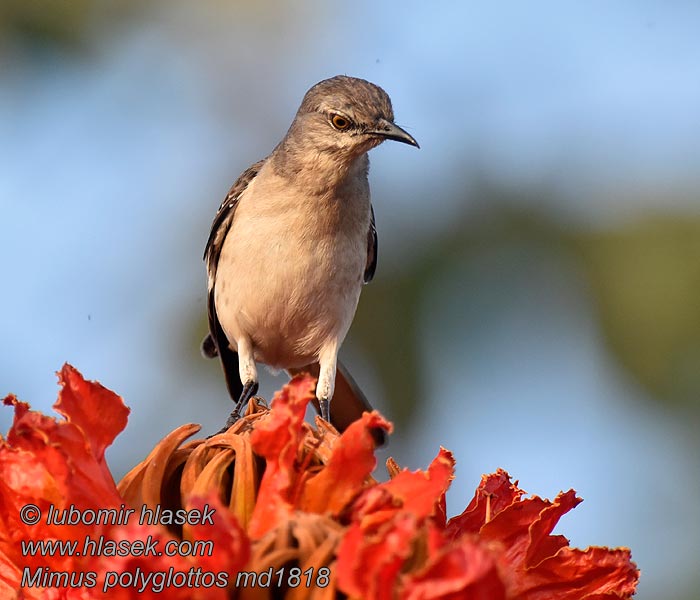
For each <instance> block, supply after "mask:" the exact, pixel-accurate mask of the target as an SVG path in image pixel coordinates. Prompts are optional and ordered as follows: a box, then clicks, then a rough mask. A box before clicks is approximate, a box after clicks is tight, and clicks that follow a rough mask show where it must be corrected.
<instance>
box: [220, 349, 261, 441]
mask: <svg viewBox="0 0 700 600" xmlns="http://www.w3.org/2000/svg"><path fill="white" fill-rule="evenodd" d="M237 346H238V348H237V350H238V374H239V376H240V378H241V381H242V382H243V391H242V392H241V395H240V396H239V397H238V401H237V402H236V406H235V407H234V409H233V410H232V411H231V414H230V415H229V417H228V419H226V425H224V428H223V429H222V431H226V430H227V429H228V428H229V427H231V425H233V424H234V423H235V422H236V421H238V419H240V418H241V410H242V409H243V407H244V406H245V405H246V404H247V402H248V400H250V399H251V398H252V397H253V396H254V395H255V394H256V393H257V391H258V370H257V368H256V366H255V357H254V356H253V345H252V343H251V341H250V338H242V339H239V340H237Z"/></svg>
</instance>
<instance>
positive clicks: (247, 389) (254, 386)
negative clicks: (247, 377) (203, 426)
mask: <svg viewBox="0 0 700 600" xmlns="http://www.w3.org/2000/svg"><path fill="white" fill-rule="evenodd" d="M257 391H258V382H257V381H247V382H246V383H245V385H244V386H243V391H242V392H241V395H240V397H239V398H238V401H237V402H236V406H235V407H234V409H233V410H232V411H231V414H230V415H229V416H228V419H226V424H225V425H224V426H223V427H222V428H221V429H219V431H217V432H216V433H215V434H214V435H218V434H220V433H226V432H227V431H228V430H229V427H231V426H232V425H234V424H235V423H236V421H238V419H240V418H241V410H242V409H243V407H244V406H245V405H246V404H247V402H248V400H250V399H251V397H253V396H254V395H255V394H256V392H257ZM209 437H211V436H209Z"/></svg>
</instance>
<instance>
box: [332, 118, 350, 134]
mask: <svg viewBox="0 0 700 600" xmlns="http://www.w3.org/2000/svg"><path fill="white" fill-rule="evenodd" d="M331 123H332V124H333V127H335V128H336V129H337V130H339V131H343V130H345V129H347V128H348V127H350V119H347V118H346V117H344V116H343V115H333V116H332V117H331Z"/></svg>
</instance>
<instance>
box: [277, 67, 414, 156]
mask: <svg viewBox="0 0 700 600" xmlns="http://www.w3.org/2000/svg"><path fill="white" fill-rule="evenodd" d="M288 135H291V136H294V138H296V141H297V142H298V143H301V144H302V145H303V146H304V147H305V148H306V149H307V150H315V151H317V152H321V153H333V154H336V155H340V156H343V157H348V158H350V157H356V156H359V155H361V154H363V153H365V152H367V151H368V150H371V149H372V148H374V147H375V146H378V145H379V144H381V143H382V142H383V141H384V140H395V141H397V142H403V143H405V144H410V145H411V146H415V147H419V146H418V142H416V140H415V139H413V137H412V136H411V135H410V134H409V133H408V132H406V131H404V130H403V129H401V127H399V126H398V125H396V124H395V123H394V111H393V110H392V108H391V100H390V98H389V96H388V94H387V93H386V92H385V91H384V90H383V89H382V88H380V87H379V86H377V85H374V84H373V83H370V82H369V81H365V80H364V79H357V78H355V77H347V76H345V75H338V76H336V77H332V78H330V79H325V80H323V81H321V82H319V83H317V84H316V85H314V86H313V87H312V88H311V89H310V90H309V91H308V92H306V95H305V96H304V100H303V101H302V103H301V106H300V107H299V110H298V112H297V115H296V118H295V119H294V123H293V124H292V127H291V128H290V132H289V134H288Z"/></svg>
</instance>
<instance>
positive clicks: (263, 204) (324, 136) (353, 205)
mask: <svg viewBox="0 0 700 600" xmlns="http://www.w3.org/2000/svg"><path fill="white" fill-rule="evenodd" d="M387 139H389V140H396V141H398V142H404V143H406V144H410V145H412V146H416V147H418V143H417V142H416V140H415V139H413V137H412V136H411V135H409V134H408V133H407V132H406V131H404V130H403V129H401V128H400V127H399V126H397V125H396V124H395V123H394V112H393V110H392V107H391V100H390V99H389V96H388V95H387V94H386V92H385V91H384V90H382V89H381V88H380V87H378V86H376V85H374V84H372V83H370V82H368V81H365V80H364V79H356V78H354V77H346V76H342V75H339V76H337V77H332V78H331V79H326V80H324V81H321V82H319V83H317V84H316V85H315V86H313V87H312V88H311V89H310V90H309V91H308V92H307V93H306V95H305V96H304V99H303V101H302V103H301V106H300V107H299V110H298V111H297V114H296V116H295V118H294V121H293V122H292V125H291V126H290V128H289V131H287V134H286V135H285V136H284V138H283V139H282V141H281V142H280V143H279V144H278V145H277V147H276V148H275V149H274V150H273V151H272V153H271V154H270V155H269V156H268V157H267V158H265V159H263V160H261V161H259V162H257V163H255V164H254V165H253V166H251V167H250V168H249V169H247V170H246V171H244V172H243V174H242V175H241V176H240V177H239V178H238V180H237V181H236V183H234V184H233V187H232V188H231V190H230V191H229V193H228V195H227V196H226V198H225V200H224V201H223V203H222V204H221V206H220V207H219V210H218V212H217V213H216V217H215V218H214V222H213V224H212V227H211V233H210V235H209V240H208V241H207V246H206V249H205V251H204V260H205V262H206V266H207V273H208V289H209V295H208V312H209V330H210V333H209V335H208V336H207V337H206V338H205V339H204V342H203V344H202V351H203V353H204V354H205V356H208V357H214V356H217V355H218V356H219V357H220V358H221V362H222V364H223V368H224V374H225V377H226V385H227V387H228V391H229V394H230V395H231V398H232V399H233V400H234V402H236V406H235V408H234V410H233V411H232V413H231V416H230V417H229V420H228V421H227V425H226V426H227V427H228V426H230V425H231V424H232V423H233V422H235V420H236V419H238V418H239V416H240V411H241V409H242V407H243V406H244V405H245V404H246V402H247V401H248V400H249V399H250V398H251V396H253V395H254V394H255V393H256V392H257V389H258V373H257V369H256V361H258V362H261V363H264V364H266V365H268V366H269V367H271V368H273V369H286V370H287V371H288V372H289V373H296V372H300V371H308V372H311V373H312V374H314V375H316V376H317V377H318V383H317V386H316V398H317V402H318V406H317V409H319V408H320V412H321V416H322V417H323V418H324V419H325V420H327V421H328V420H330V422H331V423H332V424H333V425H334V426H335V427H336V428H337V429H338V430H340V431H343V430H344V429H345V428H346V427H347V426H348V425H349V424H350V423H352V422H353V421H354V420H355V419H357V418H359V417H360V416H361V414H362V412H363V411H364V410H371V406H370V405H369V403H368V402H367V400H366V398H365V397H364V395H363V394H362V392H361V391H360V389H359V387H358V386H357V385H356V384H355V382H354V381H353V380H352V378H351V377H350V375H349V373H348V372H347V371H346V369H345V368H344V367H343V365H341V364H339V362H338V350H339V348H340V345H341V344H342V342H343V340H344V339H345V335H346V334H347V332H348V329H349V327H350V324H351V322H352V319H353V317H354V315H355V310H356V308H357V302H358V300H359V298H360V291H361V288H362V284H363V283H368V282H369V281H370V280H371V279H372V277H373V276H374V271H375V269H376V266H377V230H376V228H375V224H374V211H373V209H372V205H371V203H370V192H369V182H368V180H367V174H368V170H369V158H368V157H367V152H368V151H369V150H371V149H372V148H374V147H375V146H378V145H379V144H381V143H382V142H383V141H384V140H387ZM334 391H335V394H334ZM331 398H334V401H333V405H332V408H331V407H330V401H331ZM377 441H378V442H381V441H382V440H381V436H380V439H378V440H377Z"/></svg>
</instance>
